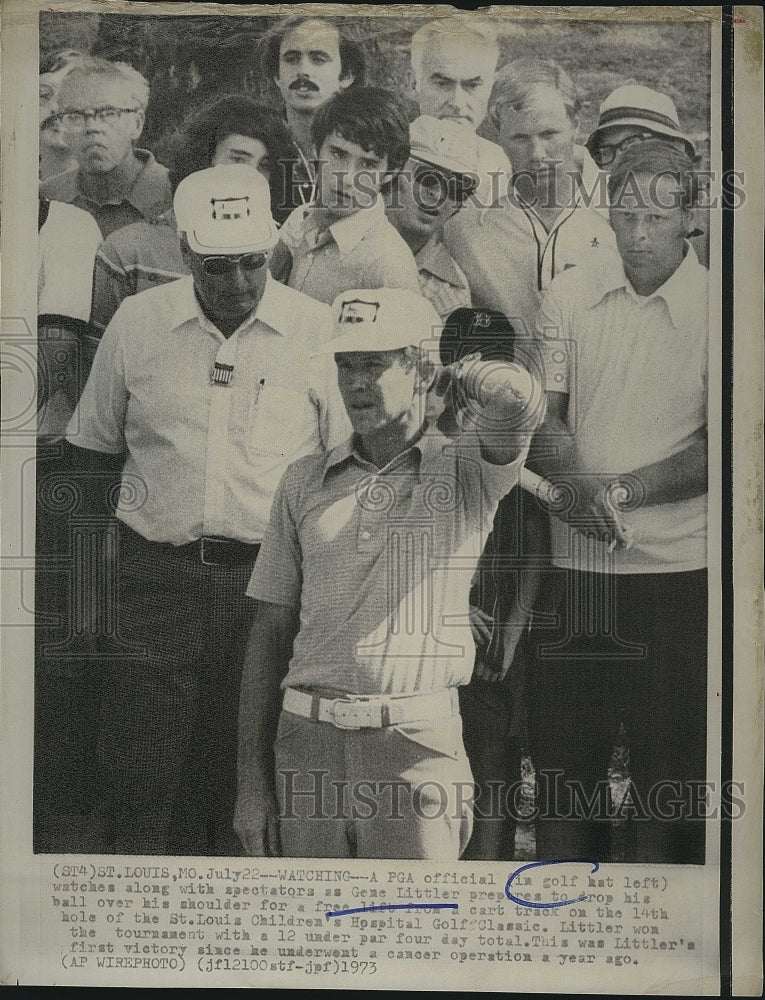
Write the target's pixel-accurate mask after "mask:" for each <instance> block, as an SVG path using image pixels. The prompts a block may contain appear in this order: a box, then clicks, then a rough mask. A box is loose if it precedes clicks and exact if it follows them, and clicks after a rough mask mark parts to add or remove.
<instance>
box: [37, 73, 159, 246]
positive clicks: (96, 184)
mask: <svg viewBox="0 0 765 1000" xmlns="http://www.w3.org/2000/svg"><path fill="white" fill-rule="evenodd" d="M148 102H149V85H148V83H147V82H146V80H145V79H144V78H143V77H142V76H141V74H140V73H139V72H138V71H137V70H135V69H133V68H132V66H128V65H127V64H126V63H112V62H109V60H108V59H101V58H99V57H96V56H88V57H83V58H82V59H81V60H80V61H79V62H78V63H77V65H76V66H74V67H73V68H72V69H71V70H70V72H69V74H68V75H67V76H66V77H65V78H64V80H63V81H62V83H61V88H60V90H59V92H58V113H57V114H56V115H55V120H56V121H57V122H58V123H60V125H61V126H62V128H63V132H64V135H65V137H66V140H67V143H68V145H69V148H70V149H71V151H72V153H73V154H74V156H75V158H76V160H77V166H76V167H75V168H73V169H71V170H65V171H63V172H62V173H60V174H56V175H54V176H53V177H50V178H48V179H47V180H46V181H45V182H44V183H43V185H42V188H41V191H42V194H43V196H44V197H46V198H49V199H51V200H53V201H64V202H70V203H71V204H73V205H77V207H78V208H84V209H85V210H86V211H88V212H90V214H91V215H92V216H93V217H94V218H95V220H96V222H97V223H98V225H99V228H100V229H101V234H102V235H103V237H104V238H106V237H107V236H108V235H109V233H112V232H114V230H115V229H120V228H121V227H122V226H127V225H129V224H130V223H131V222H140V221H141V220H142V219H154V218H156V217H157V216H158V215H160V214H161V213H162V212H165V211H167V209H168V208H170V206H171V204H172V193H171V190H170V181H169V179H168V172H167V168H166V167H163V166H161V165H160V164H159V163H157V161H156V160H155V159H154V157H153V155H152V154H151V153H150V152H149V151H148V150H146V149H139V148H134V143H135V142H136V140H137V139H138V137H139V136H140V135H141V131H142V130H143V123H144V115H145V111H146V105H147V104H148Z"/></svg>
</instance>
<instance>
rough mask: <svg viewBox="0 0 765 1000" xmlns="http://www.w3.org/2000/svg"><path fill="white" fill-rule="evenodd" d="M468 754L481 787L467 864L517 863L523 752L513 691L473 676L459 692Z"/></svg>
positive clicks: (478, 789)
mask: <svg viewBox="0 0 765 1000" xmlns="http://www.w3.org/2000/svg"><path fill="white" fill-rule="evenodd" d="M459 695H460V714H461V715H462V725H463V734H464V740H465V751H466V753H467V756H468V760H469V761H470V769H471V770H472V772H473V779H474V782H475V791H474V796H475V805H474V809H473V834H472V836H471V838H470V842H469V843H468V846H467V848H466V850H465V853H464V854H463V855H462V859H463V861H512V860H513V858H514V857H515V828H516V822H517V819H518V813H519V806H520V801H521V800H520V796H521V747H520V743H519V741H518V739H517V737H515V736H513V733H512V725H511V723H512V718H513V710H514V707H515V699H514V698H513V695H512V692H511V691H510V690H509V686H508V685H506V684H503V683H491V682H489V681H484V680H481V678H479V677H476V676H475V675H474V676H473V678H472V680H471V681H470V683H469V684H467V685H466V686H465V687H461V688H460V689H459Z"/></svg>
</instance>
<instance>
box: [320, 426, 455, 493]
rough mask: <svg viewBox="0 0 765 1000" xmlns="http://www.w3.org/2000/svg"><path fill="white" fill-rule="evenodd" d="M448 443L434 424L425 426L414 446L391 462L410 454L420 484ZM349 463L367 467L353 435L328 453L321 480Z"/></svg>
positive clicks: (379, 470)
mask: <svg viewBox="0 0 765 1000" xmlns="http://www.w3.org/2000/svg"><path fill="white" fill-rule="evenodd" d="M448 443H449V438H447V437H445V435H443V434H442V433H441V431H439V430H438V428H437V427H436V426H435V425H434V424H426V425H425V428H424V431H423V433H422V434H421V436H420V437H419V438H418V439H417V440H416V441H415V442H414V444H412V445H410V446H409V447H408V448H407V449H406V450H405V451H402V452H400V453H399V454H398V455H397V456H396V457H395V458H394V459H392V460H391V461H392V462H396V463H398V462H399V460H400V459H401V457H402V456H403V455H407V454H409V453H410V452H411V453H412V454H413V455H414V456H415V457H416V468H415V470H414V475H415V476H416V478H417V480H418V482H420V481H421V480H422V477H423V475H425V474H426V473H427V471H428V470H429V469H430V468H431V467H432V466H433V464H434V462H435V461H436V460H437V459H440V458H441V456H442V453H443V449H444V446H445V445H446V444H448ZM351 461H354V462H356V463H357V464H358V465H361V466H363V467H365V468H366V467H367V466H368V465H369V462H367V461H366V459H364V458H362V457H361V455H359V453H358V449H357V439H356V435H355V434H352V435H351V436H350V437H349V438H347V439H346V440H345V441H343V443H342V444H339V445H337V447H336V448H333V449H332V451H330V452H329V454H328V455H327V458H326V460H325V462H324V472H323V479H326V477H327V474H328V473H329V472H330V471H332V470H334V469H339V468H340V467H341V466H343V465H345V464H346V463H347V462H351ZM385 468H386V469H388V468H390V463H389V464H388V465H386V466H385ZM382 471H383V470H382V469H378V470H377V472H382Z"/></svg>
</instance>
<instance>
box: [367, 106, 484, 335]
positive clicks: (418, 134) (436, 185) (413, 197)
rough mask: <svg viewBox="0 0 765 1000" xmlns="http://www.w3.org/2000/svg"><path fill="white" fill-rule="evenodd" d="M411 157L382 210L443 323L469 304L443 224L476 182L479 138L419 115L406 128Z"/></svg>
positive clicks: (458, 207) (461, 273) (459, 207)
mask: <svg viewBox="0 0 765 1000" xmlns="http://www.w3.org/2000/svg"><path fill="white" fill-rule="evenodd" d="M409 142H410V146H411V155H410V157H409V160H408V162H407V163H406V166H405V167H404V169H403V170H402V171H401V173H399V174H397V175H396V176H395V177H394V178H393V180H392V182H391V185H390V188H389V189H388V191H387V192H386V193H385V196H384V197H385V211H386V214H387V216H388V219H389V221H390V222H392V223H393V225H394V226H395V227H396V229H397V230H398V231H399V233H400V234H401V236H403V238H404V240H405V242H406V244H407V246H408V247H409V249H410V250H411V251H412V253H413V254H414V261H415V264H416V265H417V271H418V273H419V279H420V289H421V291H422V294H423V296H424V297H425V298H426V299H428V300H429V302H430V303H431V304H432V305H433V307H434V308H435V310H436V312H437V313H438V315H439V316H440V317H441V319H442V320H443V319H446V317H447V316H448V315H449V314H450V313H452V312H453V311H454V310H455V309H459V308H461V307H465V306H469V305H470V288H469V286H468V282H467V278H466V277H465V274H464V272H463V271H462V269H461V268H460V266H459V265H458V264H457V262H456V261H455V260H454V259H453V257H452V256H451V254H450V253H449V251H448V250H447V249H446V247H445V246H444V244H443V242H442V237H443V226H444V223H445V222H447V221H448V220H449V219H451V217H452V216H453V215H454V214H455V213H456V212H458V211H459V210H460V209H461V208H462V206H463V204H464V203H465V200H466V198H467V197H468V195H469V194H471V193H472V192H473V191H474V190H475V188H476V186H477V184H478V174H477V172H476V164H477V162H478V150H477V136H476V135H475V134H474V133H472V132H466V130H465V129H463V128H462V127H461V126H460V125H458V124H457V123H456V122H453V121H447V120H441V119H438V118H433V117H431V116H430V115H421V116H420V117H419V118H417V119H416V120H415V121H413V122H412V123H411V125H410V126H409Z"/></svg>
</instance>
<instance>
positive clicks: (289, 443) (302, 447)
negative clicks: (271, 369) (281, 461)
mask: <svg viewBox="0 0 765 1000" xmlns="http://www.w3.org/2000/svg"><path fill="white" fill-rule="evenodd" d="M319 440H320V438H319V421H318V413H317V410H316V407H314V405H313V403H312V402H311V399H310V397H309V395H308V389H307V388H305V389H303V390H302V391H301V390H299V389H296V388H291V387H289V386H284V385H264V386H263V387H262V388H261V389H260V390H259V392H257V393H256V395H255V396H254V398H253V400H252V403H251V405H250V413H249V419H248V422H247V450H248V452H249V454H250V455H251V456H254V457H257V456H261V455H269V456H272V457H281V458H285V459H289V458H290V457H291V456H294V457H296V458H297V457H299V456H300V455H305V454H307V453H309V452H312V451H315V450H316V448H317V447H318V444H319Z"/></svg>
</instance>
